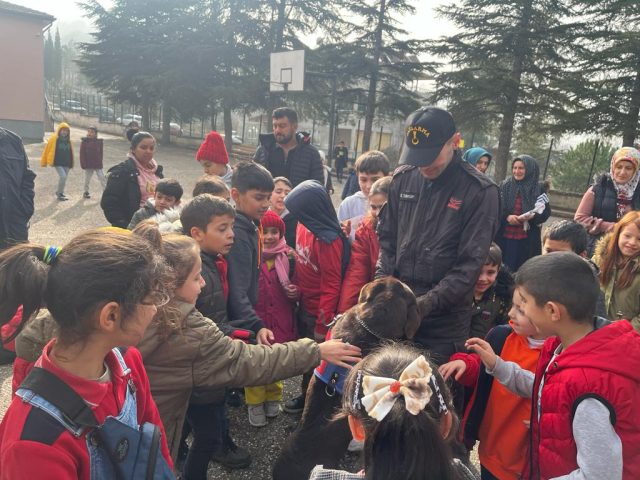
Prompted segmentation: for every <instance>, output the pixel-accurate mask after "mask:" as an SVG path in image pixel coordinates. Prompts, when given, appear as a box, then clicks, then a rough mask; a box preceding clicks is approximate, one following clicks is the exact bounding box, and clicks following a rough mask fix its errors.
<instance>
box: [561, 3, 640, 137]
mask: <svg viewBox="0 0 640 480" xmlns="http://www.w3.org/2000/svg"><path fill="white" fill-rule="evenodd" d="M576 7H577V8H579V9H580V11H581V12H582V15H583V18H585V19H586V21H587V25H588V29H586V31H585V40H586V43H585V45H584V48H581V49H579V50H578V51H577V52H576V53H577V57H578V61H577V62H576V65H575V67H576V68H575V72H574V73H575V78H574V82H573V85H574V87H575V96H576V99H577V100H578V101H579V102H580V108H577V109H575V110H574V111H573V114H572V115H571V116H570V117H569V118H568V120H567V122H568V125H569V126H570V127H571V128H573V129H575V130H580V131H586V132H599V133H601V134H604V135H612V136H622V144H623V145H624V146H633V145H634V143H635V142H636V140H637V137H638V119H639V113H640V12H639V11H638V2H637V1H631V0H608V1H601V0H598V1H596V0H577V1H576Z"/></svg>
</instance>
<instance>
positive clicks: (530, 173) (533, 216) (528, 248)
mask: <svg viewBox="0 0 640 480" xmlns="http://www.w3.org/2000/svg"><path fill="white" fill-rule="evenodd" d="M539 177H540V168H539V167H538V162H536V159H535V158H533V157H532V156H530V155H520V156H518V157H516V158H514V159H513V162H512V163H511V178H507V179H506V180H505V181H504V182H502V183H501V184H500V197H501V201H502V211H501V215H502V218H501V225H500V232H498V235H497V236H496V243H497V244H498V245H499V246H500V248H501V249H502V255H503V259H504V260H503V261H504V264H505V265H507V266H508V267H509V268H510V269H511V271H512V272H516V271H518V269H519V268H520V265H522V264H523V263H524V262H526V261H527V260H529V259H530V258H531V257H535V256H537V255H540V254H541V253H542V241H541V239H540V225H542V224H543V223H544V222H546V221H547V219H548V218H549V215H551V206H550V205H549V202H548V199H547V200H546V201H545V202H544V209H542V208H540V211H536V213H532V211H533V210H534V209H535V208H537V206H536V204H538V205H540V204H541V203H540V202H542V200H541V197H540V196H541V195H542V194H543V193H546V187H545V185H544V184H543V183H541V182H540V181H539Z"/></svg>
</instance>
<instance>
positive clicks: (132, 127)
mask: <svg viewBox="0 0 640 480" xmlns="http://www.w3.org/2000/svg"><path fill="white" fill-rule="evenodd" d="M139 131H140V125H139V124H138V122H136V121H135V120H131V121H130V122H129V124H128V125H127V128H126V130H125V132H124V135H125V137H127V140H129V141H131V139H132V138H133V136H134V135H135V134H136V133H138V132H139Z"/></svg>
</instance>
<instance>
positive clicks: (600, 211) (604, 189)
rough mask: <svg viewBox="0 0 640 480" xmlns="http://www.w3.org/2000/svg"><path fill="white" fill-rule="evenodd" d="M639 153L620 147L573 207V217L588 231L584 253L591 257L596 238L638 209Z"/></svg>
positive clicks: (639, 208)
mask: <svg viewBox="0 0 640 480" xmlns="http://www.w3.org/2000/svg"><path fill="white" fill-rule="evenodd" d="M639 166H640V152H639V151H638V150H636V149H635V148H631V147H623V148H620V149H618V150H616V151H615V153H614V154H613V156H612V157H611V168H610V170H609V172H608V173H603V174H602V175H600V176H599V177H598V178H596V180H595V181H594V182H593V185H591V186H590V187H589V189H588V190H587V191H586V192H585V194H584V196H583V197H582V201H581V202H580V205H579V206H578V210H576V214H575V215H574V217H573V218H574V220H575V221H576V222H580V223H581V224H582V225H584V226H585V228H586V230H587V233H588V234H589V242H588V244H587V254H588V255H589V256H591V254H592V253H593V249H594V247H595V245H596V243H598V239H599V238H600V237H602V236H603V235H604V234H605V233H606V232H611V231H613V227H614V226H615V224H616V222H617V221H618V220H620V219H621V218H622V217H624V215H625V214H626V213H628V212H630V211H631V210H640V189H638V188H637V187H638V183H639V182H640V169H639V168H638V167H639Z"/></svg>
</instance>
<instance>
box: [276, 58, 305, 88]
mask: <svg viewBox="0 0 640 480" xmlns="http://www.w3.org/2000/svg"><path fill="white" fill-rule="evenodd" d="M270 70H271V75H270V79H269V91H271V92H302V91H303V90H304V50H292V51H290V52H277V53H272V54H271V69H270Z"/></svg>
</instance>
